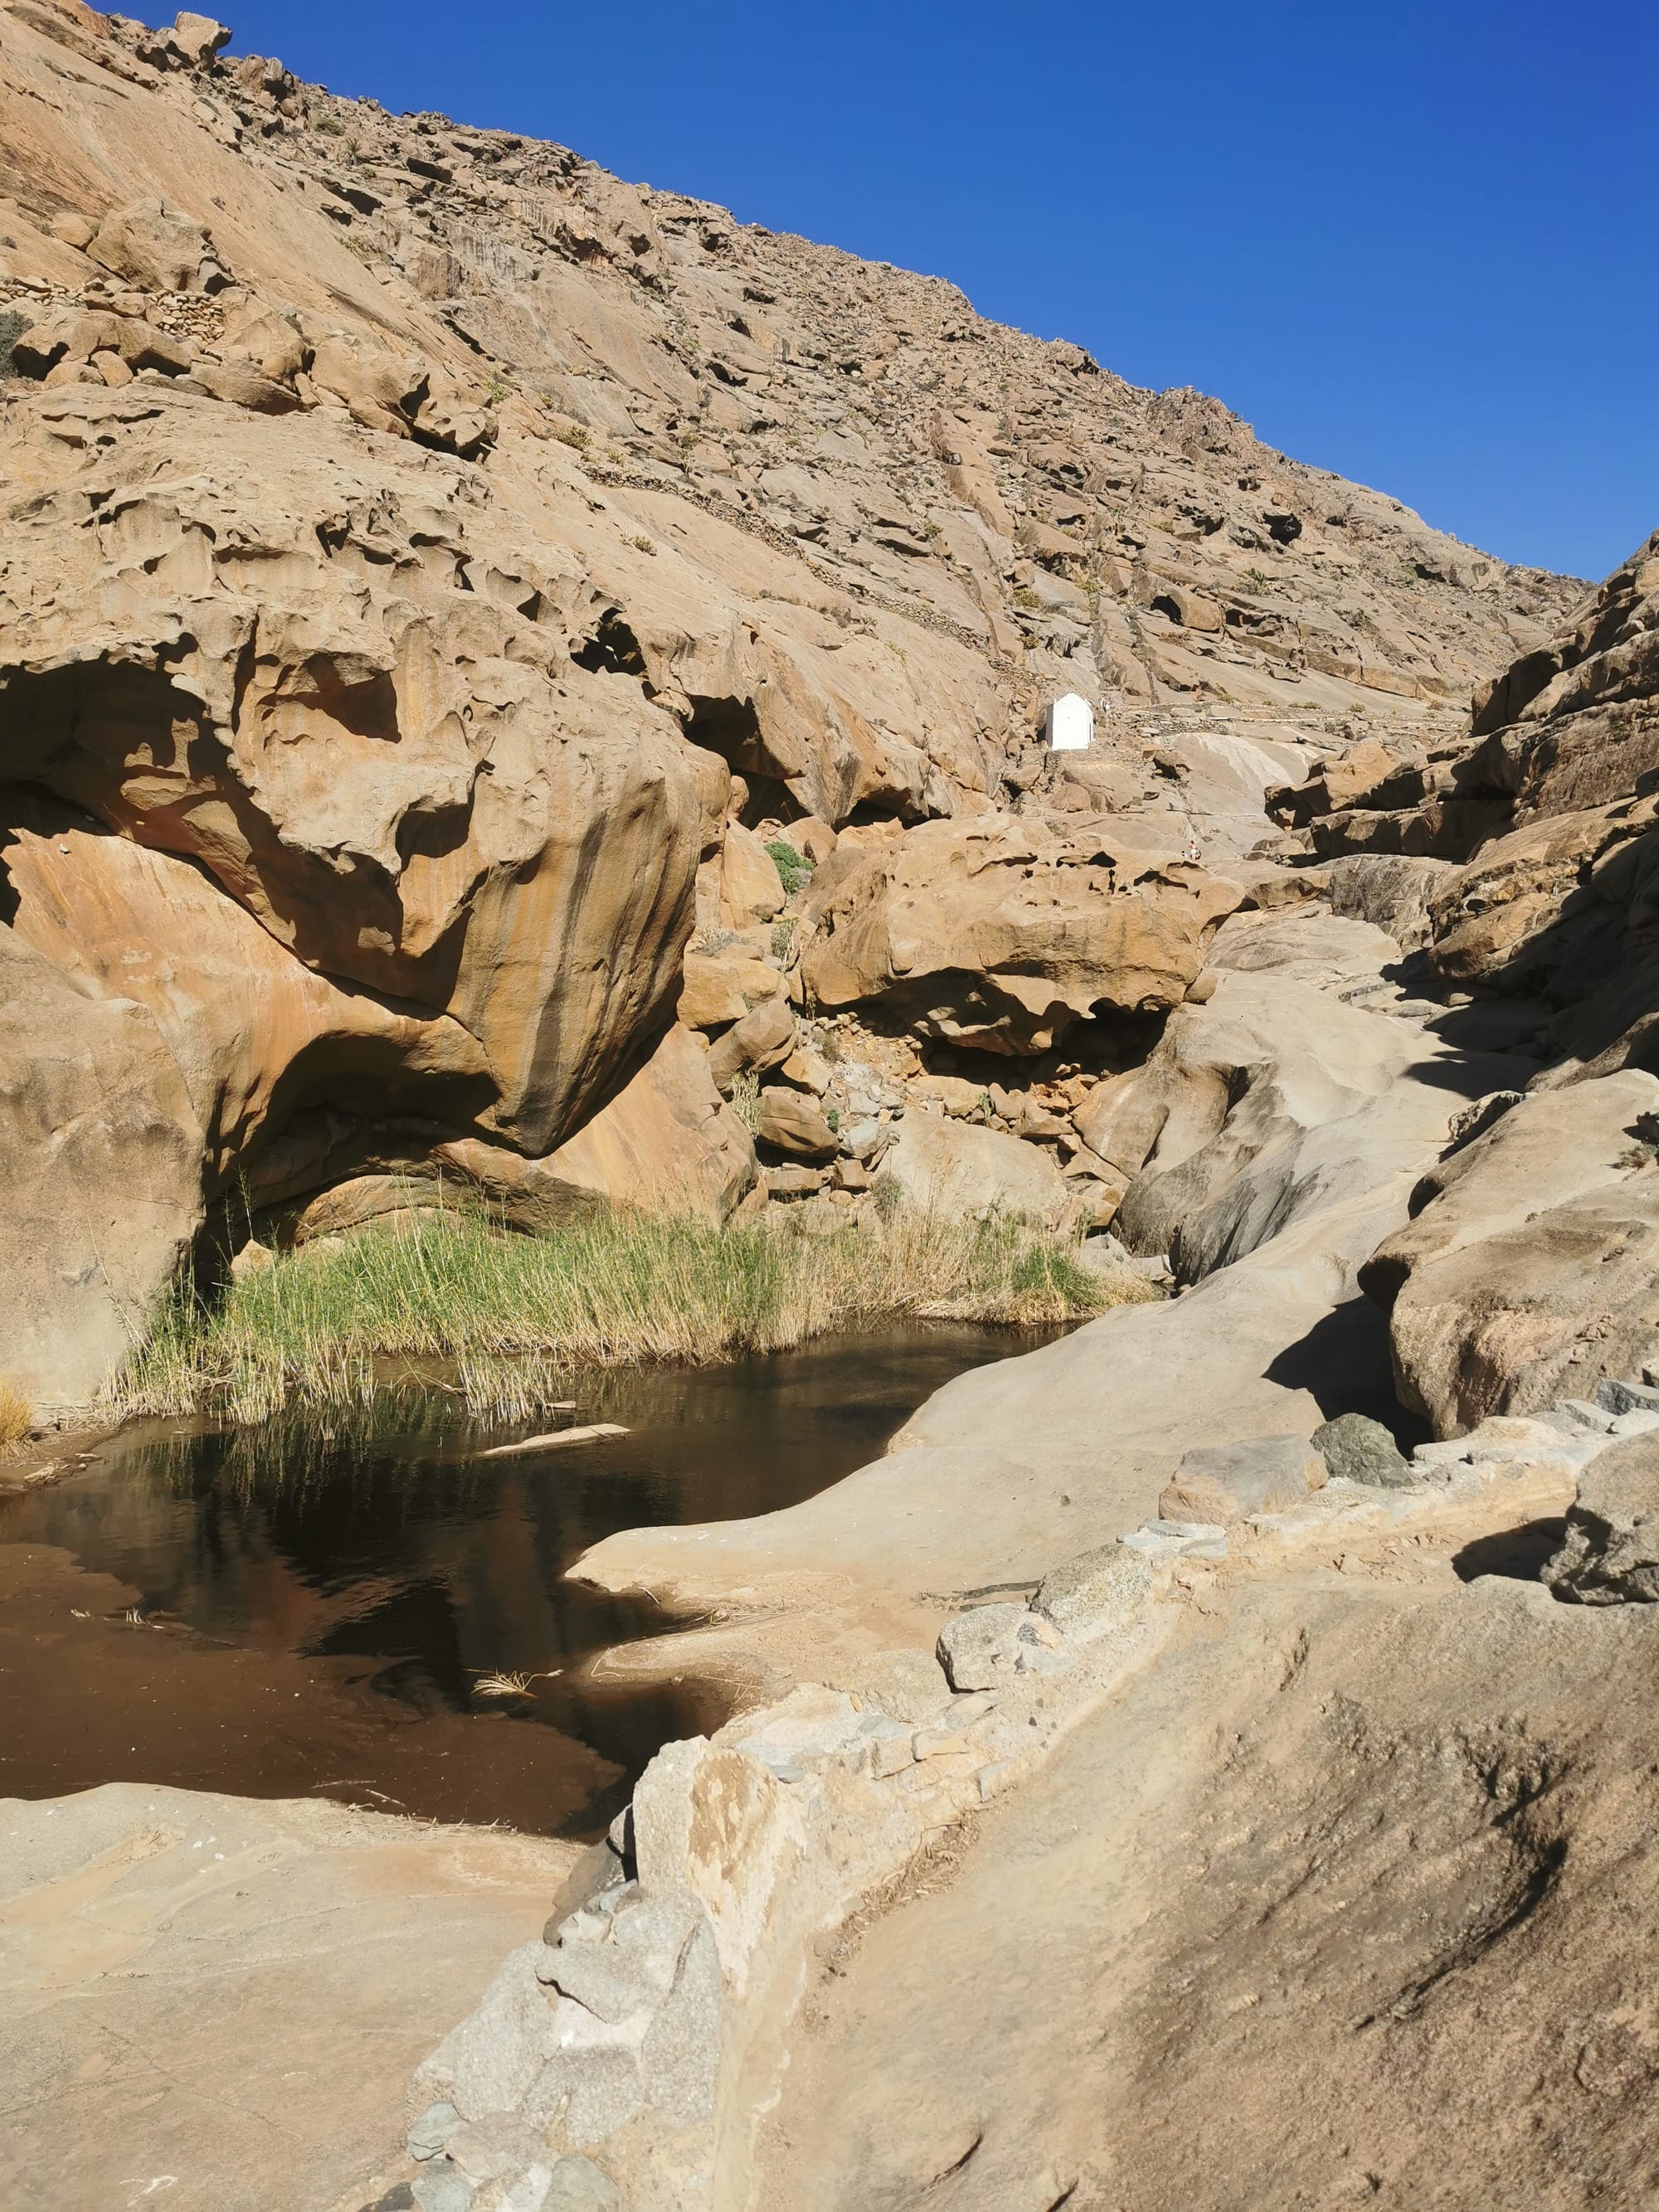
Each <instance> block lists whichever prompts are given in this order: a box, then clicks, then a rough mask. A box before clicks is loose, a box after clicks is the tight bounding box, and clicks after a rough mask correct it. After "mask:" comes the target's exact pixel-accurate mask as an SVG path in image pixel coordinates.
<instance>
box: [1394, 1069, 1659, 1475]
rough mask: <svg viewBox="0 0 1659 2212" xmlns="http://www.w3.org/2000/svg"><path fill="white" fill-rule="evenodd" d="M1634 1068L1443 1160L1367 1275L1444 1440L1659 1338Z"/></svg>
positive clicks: (1657, 1179)
mask: <svg viewBox="0 0 1659 2212" xmlns="http://www.w3.org/2000/svg"><path fill="white" fill-rule="evenodd" d="M1656 1109H1659V1078H1656V1077H1654V1076H1651V1075H1649V1074H1646V1073H1643V1072H1641V1071H1639V1070H1638V1069H1635V1068H1626V1069H1625V1070H1623V1071H1621V1072H1620V1073H1617V1074H1614V1075H1610V1076H1606V1077H1603V1078H1601V1079H1597V1080H1595V1081H1590V1082H1585V1083H1578V1084H1574V1085H1571V1086H1569V1087H1567V1088H1565V1089H1563V1090H1559V1091H1543V1092H1539V1093H1534V1095H1533V1096H1531V1097H1527V1098H1523V1099H1522V1102H1521V1103H1519V1104H1518V1105H1516V1106H1515V1107H1513V1108H1511V1109H1510V1111H1509V1112H1508V1113H1506V1114H1504V1115H1502V1116H1501V1118H1499V1119H1498V1121H1495V1122H1494V1123H1493V1124H1492V1127H1490V1128H1488V1129H1487V1130H1486V1132H1485V1133H1483V1134H1482V1135H1480V1136H1477V1137H1476V1138H1474V1140H1473V1141H1472V1142H1470V1143H1468V1144H1467V1145H1465V1146H1462V1148H1461V1149H1458V1150H1455V1151H1454V1152H1452V1153H1451V1154H1450V1155H1449V1158H1445V1159H1443V1161H1442V1162H1441V1164H1439V1165H1438V1166H1437V1167H1436V1168H1434V1169H1432V1170H1431V1171H1430V1172H1429V1174H1428V1175H1426V1176H1425V1177H1424V1178H1423V1180H1422V1182H1420V1183H1419V1186H1418V1188H1417V1190H1416V1192H1415V1194H1413V1212H1414V1216H1415V1218H1413V1220H1412V1221H1411V1222H1410V1223H1409V1224H1408V1225H1407V1226H1406V1227H1405V1228H1403V1229H1401V1230H1399V1231H1396V1232H1395V1234H1394V1235H1393V1236H1391V1237H1389V1238H1388V1239H1387V1240H1386V1242H1385V1243H1383V1244H1382V1245H1380V1246H1379V1247H1378V1249H1377V1250H1376V1253H1375V1254H1374V1255H1373V1256H1372V1257H1371V1259H1370V1261H1367V1263H1366V1265H1365V1267H1364V1268H1363V1269H1362V1271H1361V1274H1360V1281H1361V1283H1362V1285H1363V1286H1364V1289H1365V1290H1366V1291H1368V1292H1369V1294H1370V1296H1371V1297H1373V1298H1375V1299H1376V1300H1377V1301H1378V1303H1379V1304H1383V1306H1384V1307H1385V1308H1386V1309H1387V1310H1388V1312H1389V1328H1390V1333H1391V1336H1392V1341H1393V1349H1394V1364H1395V1383H1396V1387H1397V1389H1398V1391H1399V1395H1400V1397H1401V1401H1402V1402H1403V1403H1405V1404H1406V1405H1407V1406H1409V1407H1412V1408H1413V1410H1414V1411H1415V1412H1418V1413H1422V1414H1424V1415H1425V1416H1426V1417H1427V1418H1428V1419H1430V1420H1431V1422H1432V1423H1433V1424H1434V1427H1435V1431H1436V1434H1437V1435H1439V1436H1449V1435H1455V1434H1457V1433H1459V1432H1461V1431H1463V1430H1465V1429H1468V1428H1470V1427H1472V1426H1473V1425H1474V1423H1475V1422H1476V1421H1478V1420H1480V1419H1482V1418H1483V1417H1484V1416H1485V1415H1486V1414H1488V1413H1530V1412H1532V1411H1533V1410H1534V1408H1536V1407H1540V1406H1545V1405H1547V1404H1548V1403H1549V1402H1550V1401H1552V1400H1553V1399H1555V1398H1558V1397H1562V1396H1591V1395H1594V1392H1595V1386H1596V1383H1598V1381H1599V1380H1600V1379H1601V1378H1602V1377H1603V1376H1608V1375H1614V1376H1617V1375H1624V1374H1630V1373H1632V1372H1639V1371H1640V1369H1641V1366H1642V1364H1643V1361H1644V1359H1649V1358H1652V1356H1653V1352H1654V1348H1655V1346H1656V1344H1659V1243H1656V1237H1659V1173H1656V1164H1655V1153H1654V1149H1653V1146H1652V1144H1651V1143H1650V1141H1648V1140H1647V1139H1644V1136H1643V1134H1642V1131H1643V1130H1644V1129H1646V1128H1649V1127H1650V1126H1651V1124H1650V1116H1651V1115H1653V1113H1654V1112H1655V1110H1656Z"/></svg>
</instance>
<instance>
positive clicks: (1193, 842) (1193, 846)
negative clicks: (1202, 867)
mask: <svg viewBox="0 0 1659 2212" xmlns="http://www.w3.org/2000/svg"><path fill="white" fill-rule="evenodd" d="M1203 858H1204V855H1203V854H1202V853H1201V852H1200V850H1199V845H1198V840H1197V838H1196V837H1188V840H1187V849H1186V851H1185V852H1184V853H1183V854H1182V860H1186V861H1188V863H1189V864H1190V865H1191V866H1193V867H1194V868H1195V867H1196V866H1198V864H1199V862H1200V860H1202V859H1203Z"/></svg>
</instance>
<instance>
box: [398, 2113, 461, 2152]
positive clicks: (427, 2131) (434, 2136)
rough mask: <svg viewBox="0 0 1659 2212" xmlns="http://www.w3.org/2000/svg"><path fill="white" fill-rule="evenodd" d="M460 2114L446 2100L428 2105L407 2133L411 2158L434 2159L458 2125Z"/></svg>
mask: <svg viewBox="0 0 1659 2212" xmlns="http://www.w3.org/2000/svg"><path fill="white" fill-rule="evenodd" d="M460 2119H461V2116H460V2114H459V2112H457V2111H456V2109H455V2107H454V2106H453V2105H452V2104H451V2103H449V2101H448V2100H447V2099H441V2100H439V2101H438V2102H437V2103H436V2104H435V2105H428V2106H427V2108H426V2110H425V2112H422V2114H421V2117H420V2118H419V2119H418V2120H416V2123H415V2124H414V2126H413V2127H412V2128H411V2129H410V2131H409V2154H410V2157H411V2158H418V2159H428V2158H435V2157H436V2156H437V2155H438V2153H439V2152H440V2151H441V2149H442V2148H443V2147H444V2145H445V2144H446V2143H447V2142H448V2140H449V2138H450V2136H452V2135H453V2133H454V2132H455V2130H456V2129H457V2128H458V2127H459V2125H460Z"/></svg>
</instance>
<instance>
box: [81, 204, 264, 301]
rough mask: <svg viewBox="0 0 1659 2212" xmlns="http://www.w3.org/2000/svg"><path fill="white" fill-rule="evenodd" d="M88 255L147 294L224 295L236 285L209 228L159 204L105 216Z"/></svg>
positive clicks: (137, 205) (175, 209)
mask: <svg viewBox="0 0 1659 2212" xmlns="http://www.w3.org/2000/svg"><path fill="white" fill-rule="evenodd" d="M87 251H88V253H89V254H90V255H91V257H92V258H93V259H94V261H95V262H97V263H98V264H99V265H100V268H104V269H107V270H110V271H111V273H112V275H114V276H125V278H126V279H127V280H128V282H129V283H133V284H136V285H137V286H139V288H140V289H143V290H144V291H147V292H222V291H223V290H224V289H225V288H226V287H227V286H228V284H229V283H231V282H232V279H231V276H230V275H229V272H228V270H226V268H225V266H224V264H223V263H222V261H221V260H220V258H219V256H218V252H217V251H216V248H215V246H214V243H213V240H212V238H211V237H210V234H209V232H208V228H207V225H206V224H205V223H203V222H197V221H196V219H195V218H194V217H193V216H188V215H185V214H183V213H182V212H181V211H180V210H179V209H178V208H176V207H169V206H167V204H166V202H165V201H163V200H161V199H159V198H158V199H143V200H135V201H134V202H133V203H132V204H131V206H129V207H124V208H118V209H117V210H115V212H114V213H113V214H112V215H106V216H105V217H104V220H103V222H101V223H100V225H99V226H98V235H97V236H96V237H95V238H94V240H93V241H92V243H91V245H90V246H88V248H87Z"/></svg>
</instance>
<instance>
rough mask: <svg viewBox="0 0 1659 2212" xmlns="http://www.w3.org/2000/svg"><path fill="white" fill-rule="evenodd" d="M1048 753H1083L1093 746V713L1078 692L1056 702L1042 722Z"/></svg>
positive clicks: (1068, 694) (1070, 692)
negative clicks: (1046, 738)
mask: <svg viewBox="0 0 1659 2212" xmlns="http://www.w3.org/2000/svg"><path fill="white" fill-rule="evenodd" d="M1043 729H1044V732H1045V734H1046V736H1047V737H1048V750H1049V751H1050V752H1051V753H1086V752H1087V751H1088V750H1089V747H1090V746H1091V744H1093V742H1094V735H1095V710H1094V708H1092V707H1091V705H1090V704H1089V702H1088V701H1087V700H1086V699H1085V697H1084V696H1083V695H1082V693H1081V692H1080V691H1067V692H1066V694H1065V696H1063V697H1061V698H1059V699H1056V700H1055V701H1054V704H1053V705H1052V706H1051V707H1050V708H1049V709H1048V714H1046V715H1045V716H1044V718H1043Z"/></svg>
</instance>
